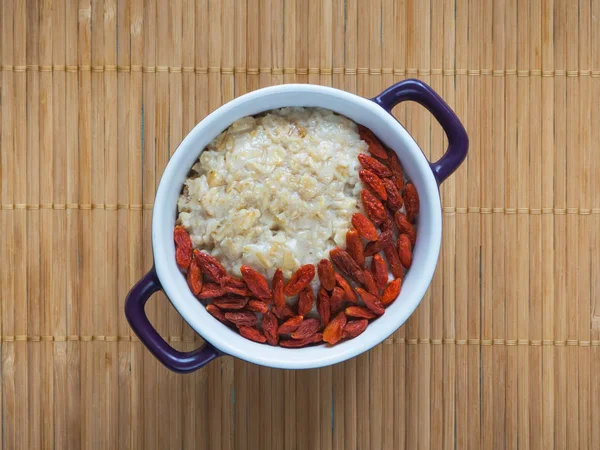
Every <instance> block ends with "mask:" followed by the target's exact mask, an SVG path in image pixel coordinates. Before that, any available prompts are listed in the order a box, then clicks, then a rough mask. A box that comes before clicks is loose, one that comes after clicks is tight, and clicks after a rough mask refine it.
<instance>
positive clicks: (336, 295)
mask: <svg viewBox="0 0 600 450" xmlns="http://www.w3.org/2000/svg"><path fill="white" fill-rule="evenodd" d="M329 307H330V309H331V314H333V315H335V314H337V313H338V312H339V311H341V310H342V309H343V308H344V290H343V289H342V288H339V287H336V288H335V289H334V290H333V292H332V293H331V297H330V298H329Z"/></svg>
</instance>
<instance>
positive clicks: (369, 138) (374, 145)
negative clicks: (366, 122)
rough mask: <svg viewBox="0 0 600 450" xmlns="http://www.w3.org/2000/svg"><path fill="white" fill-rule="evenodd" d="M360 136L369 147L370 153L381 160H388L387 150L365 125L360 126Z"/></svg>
mask: <svg viewBox="0 0 600 450" xmlns="http://www.w3.org/2000/svg"><path fill="white" fill-rule="evenodd" d="M358 134H359V135H360V138H361V139H362V140H363V141H365V142H366V143H367V145H368V146H369V153H371V154H372V155H374V156H377V157H378V158H379V159H388V155H387V152H386V151H385V148H384V147H383V145H382V144H381V142H379V139H377V137H376V136H375V135H374V134H373V132H372V131H371V130H369V129H368V128H367V127H365V126H363V125H359V126H358Z"/></svg>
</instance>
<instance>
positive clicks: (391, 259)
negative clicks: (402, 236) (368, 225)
mask: <svg viewBox="0 0 600 450" xmlns="http://www.w3.org/2000/svg"><path fill="white" fill-rule="evenodd" d="M383 253H384V254H385V257H386V259H387V262H388V265H389V267H390V270H391V271H392V275H394V277H395V278H400V277H402V275H403V274H404V270H403V269H402V263H401V262H400V257H399V256H398V251H397V250H396V247H394V244H392V243H391V242H386V243H385V244H384V245H383Z"/></svg>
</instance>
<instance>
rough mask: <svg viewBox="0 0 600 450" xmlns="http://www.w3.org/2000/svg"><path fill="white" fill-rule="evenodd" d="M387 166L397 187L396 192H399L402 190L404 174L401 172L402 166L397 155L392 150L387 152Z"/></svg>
mask: <svg viewBox="0 0 600 450" xmlns="http://www.w3.org/2000/svg"><path fill="white" fill-rule="evenodd" d="M388 166H389V168H390V170H391V171H392V175H393V176H394V181H395V183H396V186H397V187H398V190H400V191H401V190H402V189H404V172H403V171H402V165H401V164H400V160H399V159H398V155H397V154H396V152H395V151H393V150H390V151H389V152H388Z"/></svg>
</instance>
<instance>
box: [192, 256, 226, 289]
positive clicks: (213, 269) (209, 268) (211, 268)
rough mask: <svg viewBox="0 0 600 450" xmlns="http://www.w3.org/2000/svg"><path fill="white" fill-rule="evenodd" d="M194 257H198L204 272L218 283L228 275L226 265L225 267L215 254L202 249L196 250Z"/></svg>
mask: <svg viewBox="0 0 600 450" xmlns="http://www.w3.org/2000/svg"><path fill="white" fill-rule="evenodd" d="M194 257H195V258H197V259H198V264H200V268H201V269H202V273H204V274H205V275H208V277H209V278H211V279H212V280H214V281H216V282H217V283H219V284H220V283H221V281H222V280H223V279H224V278H225V277H226V276H227V271H226V270H225V267H223V265H222V264H221V263H220V262H219V261H218V260H217V258H215V257H214V256H211V255H209V254H208V253H204V252H201V251H196V252H194Z"/></svg>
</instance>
